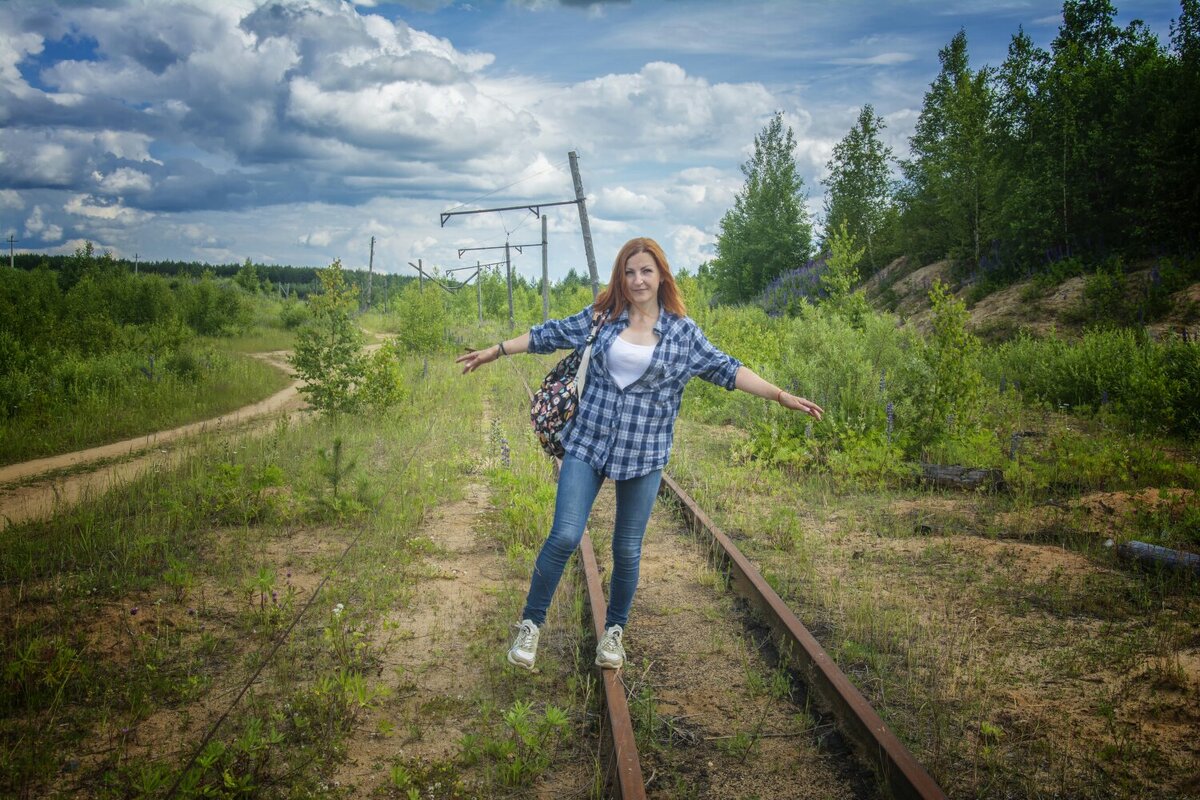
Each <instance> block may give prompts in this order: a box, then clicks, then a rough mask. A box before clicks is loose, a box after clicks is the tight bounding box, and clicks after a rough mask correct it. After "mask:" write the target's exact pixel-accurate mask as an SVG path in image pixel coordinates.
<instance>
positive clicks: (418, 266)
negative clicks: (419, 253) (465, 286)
mask: <svg viewBox="0 0 1200 800" xmlns="http://www.w3.org/2000/svg"><path fill="white" fill-rule="evenodd" d="M408 265H409V266H410V267H412V268H413V269H415V270H416V271H417V273H418V274H419V275H420V277H421V278H429V280H431V281H433V282H434V283H436V284H437V285H438V286H440V287H442V288H443V289H445V290H446V292H447V293H448V294H454V293H455V292H457V291H458V289H453V288H451V287H449V286H447V285H446V284H444V283H442V282H441V281H439V280H438V279H437V278H435V277H434V276H432V275H426V274H425V270H424V268H423V266H422V261H421V259H419V258H418V259H417V263H416V264H414V263H412V262H411V261H410V262H408ZM467 280H470V278H468V279H467ZM424 285H425V284H424V281H422V282H421V286H422V287H423V286H424ZM421 291H424V289H423V288H422V290H421Z"/></svg>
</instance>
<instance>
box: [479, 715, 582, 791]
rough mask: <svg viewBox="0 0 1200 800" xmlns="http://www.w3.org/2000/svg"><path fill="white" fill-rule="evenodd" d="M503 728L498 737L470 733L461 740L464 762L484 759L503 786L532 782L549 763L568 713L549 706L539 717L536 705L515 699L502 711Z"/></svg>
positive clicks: (565, 728)
mask: <svg viewBox="0 0 1200 800" xmlns="http://www.w3.org/2000/svg"><path fill="white" fill-rule="evenodd" d="M502 718H503V720H504V729H503V733H501V735H499V736H496V737H484V736H476V735H473V734H468V735H466V736H464V737H463V738H462V739H461V740H460V741H459V749H460V752H461V758H462V760H463V762H464V763H465V764H468V765H471V764H476V763H481V762H482V763H484V764H486V766H487V769H488V772H489V774H490V775H491V776H492V777H493V778H494V779H495V780H496V781H497V782H499V784H500V785H502V786H507V787H522V786H531V785H532V784H533V782H534V781H535V780H537V778H538V777H539V776H540V775H541V774H542V773H543V772H544V771H545V770H546V768H547V767H548V766H549V765H550V763H551V761H552V759H553V757H554V754H555V751H556V750H557V748H558V747H559V746H560V745H561V743H562V740H563V738H564V736H565V735H566V730H567V722H568V720H567V715H566V714H565V713H563V712H562V711H561V710H560V709H558V708H555V707H554V706H547V707H546V710H545V711H544V712H543V714H542V715H541V716H540V717H539V716H538V715H537V714H535V713H534V712H533V706H532V705H531V704H529V703H526V702H524V701H521V700H517V701H516V702H514V703H513V704H512V705H511V706H510V707H509V708H508V709H506V710H505V711H504V713H503V715H502Z"/></svg>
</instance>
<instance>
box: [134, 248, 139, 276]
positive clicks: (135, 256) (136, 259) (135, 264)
mask: <svg viewBox="0 0 1200 800" xmlns="http://www.w3.org/2000/svg"><path fill="white" fill-rule="evenodd" d="M137 267H138V254H137V253H134V254H133V274H134V275H137Z"/></svg>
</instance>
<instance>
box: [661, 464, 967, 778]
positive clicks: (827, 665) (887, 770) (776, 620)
mask: <svg viewBox="0 0 1200 800" xmlns="http://www.w3.org/2000/svg"><path fill="white" fill-rule="evenodd" d="M662 485H663V489H662V490H661V492H660V493H667V494H671V495H674V496H675V499H677V500H678V502H679V507H680V509H681V510H682V512H683V516H684V517H685V519H686V520H687V522H688V525H689V527H691V529H692V531H693V532H703V533H705V534H707V535H708V537H709V539H710V541H711V543H712V547H713V548H714V550H716V551H717V554H718V557H719V559H720V560H721V561H722V562H723V563H724V564H725V565H726V566H727V567H728V568H729V571H730V573H731V575H732V578H733V586H734V589H735V590H736V591H737V592H738V593H739V594H741V595H742V597H744V598H745V599H746V600H748V601H749V602H750V604H751V605H753V606H754V607H755V608H756V609H757V610H758V611H759V612H760V613H761V615H762V617H763V619H764V620H765V621H766V622H767V624H768V625H770V626H771V629H772V630H773V631H774V632H775V634H776V635H777V636H778V637H779V638H780V640H781V641H782V646H781V647H780V648H779V649H780V653H781V654H782V655H783V657H784V658H786V659H788V660H790V661H791V662H792V665H793V666H794V667H795V668H797V669H798V670H799V672H800V674H801V675H802V676H804V678H805V680H806V682H807V683H808V685H809V687H810V688H811V689H812V690H813V691H814V692H815V694H816V695H817V697H818V699H819V700H820V701H821V702H822V703H823V704H824V706H825V707H826V708H827V709H828V710H829V711H831V712H832V713H833V715H834V717H835V718H836V719H837V721H838V727H839V728H841V730H842V733H843V734H844V735H845V736H846V737H847V738H848V739H850V740H851V741H852V742H854V743H855V745H856V746H857V747H858V750H859V752H860V753H861V754H862V755H863V757H864V758H865V759H866V760H867V761H868V762H869V763H870V764H871V765H872V766H873V767H874V768H875V770H876V772H877V773H878V774H879V777H880V778H881V779H882V780H883V782H884V783H885V784H887V786H888V788H889V789H890V790H891V792H892V794H893V795H894V796H895V797H898V798H920V799H921V800H944V798H945V797H946V795H945V793H944V792H943V791H942V790H941V788H940V787H939V786H938V785H937V783H936V782H935V781H934V780H933V778H932V777H930V775H929V773H928V772H926V771H925V768H924V767H922V766H921V765H920V763H919V762H918V761H917V760H916V758H914V757H913V755H912V753H910V752H909V751H908V748H906V747H905V746H904V744H903V743H902V742H901V741H900V740H899V739H897V738H896V735H895V734H893V733H892V732H891V730H889V729H888V727H887V725H886V724H885V723H884V721H883V720H882V719H881V718H880V717H879V715H878V714H877V713H875V709H873V708H871V704H870V703H868V702H867V700H866V698H865V697H863V696H862V693H861V692H859V691H858V689H857V688H856V687H855V686H854V684H852V683H851V682H850V679H849V678H847V677H846V675H845V673H843V672H842V671H841V670H840V669H839V668H838V666H837V664H836V663H835V662H834V661H833V659H832V658H830V657H829V654H828V653H826V652H825V649H824V648H823V647H821V645H820V643H819V642H818V641H817V640H816V638H814V637H813V635H812V634H811V633H809V631H808V629H807V628H805V627H804V625H803V623H801V622H800V620H799V619H797V618H796V615H795V614H793V613H792V610H791V609H790V608H788V607H787V605H786V604H785V603H784V602H783V600H782V599H781V598H780V597H779V595H778V593H776V591H775V590H774V589H772V588H771V587H770V585H768V584H767V582H766V581H765V580H764V579H763V577H762V575H761V574H760V573H759V571H758V569H757V568H756V567H755V566H754V565H753V564H752V563H750V561H749V560H748V559H747V558H746V557H745V556H744V555H742V553H741V551H739V550H738V549H737V545H735V544H734V543H733V541H732V540H731V539H730V538H729V537H728V536H726V535H725V534H724V533H722V532H721V531H720V530H719V529H718V528H717V526H716V525H714V524H713V521H712V520H711V519H709V517H708V515H707V514H705V513H704V510H703V509H701V508H700V506H698V505H697V504H696V501H695V500H693V499H692V498H691V497H690V496H689V495H688V494H687V492H685V491H684V490H683V488H682V487H680V486H679V484H677V483H676V482H675V481H674V480H673V479H672V478H671V477H670V476H668V475H667V474H666V473H663V481H662Z"/></svg>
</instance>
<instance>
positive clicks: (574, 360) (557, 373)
mask: <svg viewBox="0 0 1200 800" xmlns="http://www.w3.org/2000/svg"><path fill="white" fill-rule="evenodd" d="M607 318H608V315H607V314H605V315H604V317H602V318H597V319H596V320H595V321H594V323H593V325H592V331H591V333H589V334H588V337H587V340H586V341H585V342H584V343H583V346H582V347H578V348H576V349H574V350H572V351H571V352H570V353H568V354H567V355H566V356H565V357H564V358H563V359H562V360H561V361H559V362H558V363H557V364H555V365H554V369H552V370H550V372H549V374H547V375H546V377H545V378H544V379H543V380H542V385H541V388H539V389H538V390H537V391H536V392H534V393H533V404H532V406H531V407H530V410H529V419H530V420H531V421H532V422H533V432H534V433H535V434H536V435H537V437H538V441H539V442H541V445H542V449H543V450H545V451H546V452H547V453H549V454H550V455H552V456H554V457H555V458H562V457H563V453H564V452H565V451H564V450H563V446H562V435H563V432H564V431H565V430H566V428H567V423H568V422H570V421H571V419H572V418H573V417H574V416H575V412H576V411H578V410H579V398H581V397H583V387H584V382H585V381H586V379H587V368H588V362H589V361H590V360H591V357H592V342H594V341H595V340H596V334H597V333H598V332H599V331H600V326H601V325H603V324H604V320H605V319H607Z"/></svg>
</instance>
